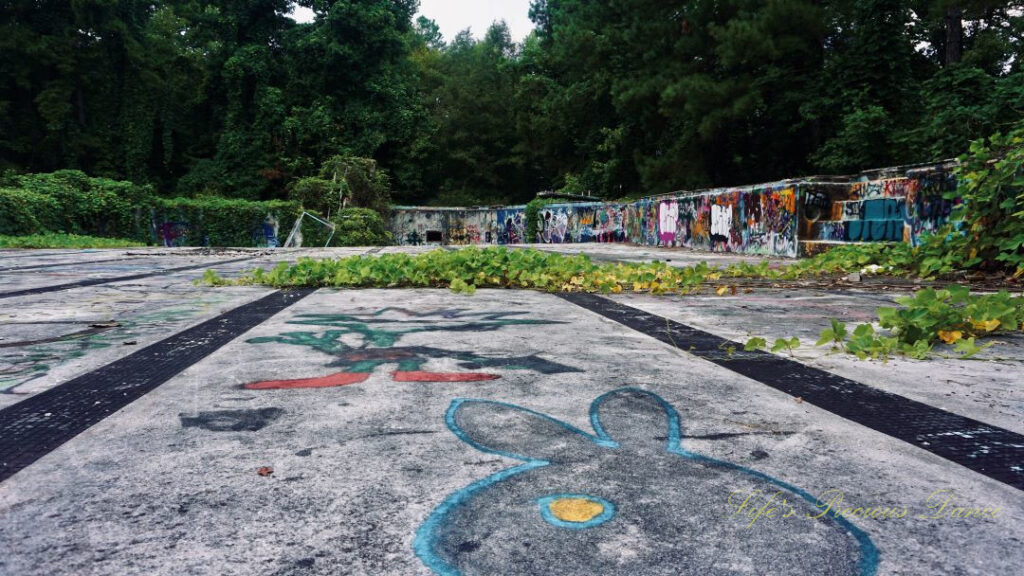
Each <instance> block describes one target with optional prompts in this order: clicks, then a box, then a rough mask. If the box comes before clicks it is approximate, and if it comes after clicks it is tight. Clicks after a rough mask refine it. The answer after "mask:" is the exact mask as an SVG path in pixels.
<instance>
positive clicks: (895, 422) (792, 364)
mask: <svg viewBox="0 0 1024 576" xmlns="http://www.w3.org/2000/svg"><path fill="white" fill-rule="evenodd" d="M560 296H561V297H562V298H564V299H565V300H568V301H569V302H572V303H573V304H576V305H578V306H581V307H583V308H586V309H587V310H590V311H592V312H596V313H597V314H600V315H601V316H604V317H605V318H608V319H611V320H614V321H615V322H618V323H620V324H622V325H624V326H627V327H629V328H632V329H633V330H636V331H638V332H641V333H643V334H646V335H647V336H650V337H652V338H655V339H657V340H660V341H662V342H665V343H666V344H669V345H672V346H674V347H676V348H678V349H680V350H681V351H683V352H688V353H690V354H693V355H695V356H698V357H700V358H703V359H705V360H708V361H710V362H714V363H715V364H717V365H719V366H721V367H723V368H727V369H729V370H732V371H733V372H736V373H738V374H741V375H743V376H746V377H747V378H751V379H753V380H756V381H758V382H760V383H762V384H766V385H768V386H771V387H772V388H775V389H776V390H779V391H781V392H784V393H786V394H789V395H791V396H799V397H801V398H803V401H804V402H808V403H810V404H813V405H815V406H817V407H818V408H821V409H823V410H827V411H829V412H831V413H833V414H835V415H837V416H841V417H843V418H846V419H847V420H850V421H852V422H856V423H857V424H860V425H862V426H866V427H868V428H870V429H872V430H876V431H878V432H881V433H883V434H886V435H889V436H892V437H893V438H897V439H899V440H903V441H904V442H909V443H910V444H913V445H914V446H917V447H918V448H921V449H923V450H927V451H929V452H931V453H932V454H936V455H938V456H941V457H943V458H945V459H947V460H949V461H951V462H955V463H957V464H960V465H961V466H964V467H966V468H969V469H971V470H973V471H975V472H978V473H980V474H984V475H985V476H988V477H989V478H993V479H995V480H998V481H1000V482H1003V483H1005V484H1008V485H1010V486H1013V487H1014V488H1017V489H1019V490H1024V435H1021V434H1017V433H1015V432H1011V431H1009V430H1006V429H1003V428H999V427H997V426H991V425H989V424H985V423H983V422H979V421H977V420H973V419H971V418H967V417H964V416H960V415H959V414H954V413H952V412H947V411H945V410H941V409H939V408H935V407H933V406H929V405H927V404H924V403H921V402H917V401H916V400H911V399H909V398H905V397H903V396H899V395H897V394H892V393H889V392H885V391H883V390H880V389H878V388H874V387H872V386H868V385H866V384H861V383H860V382H855V381H853V380H849V379H847V378H843V377H842V376H837V375H835V374H832V373H830V372H826V371H824V370H819V369H818V368H813V367H811V366H807V365H805V364H801V363H799V362H796V361H794V360H790V359H788V358H783V357H781V356H776V355H774V354H769V353H767V352H764V351H756V352H745V351H744V350H743V345H742V344H738V343H736V342H733V341H731V340H727V339H725V338H721V337H719V336H715V335H714V334H711V333H708V332H704V331H703V330H698V329H697V328H693V327H690V326H687V325H685V324H680V323H679V322H675V321H673V320H670V319H668V318H665V317H663V316H657V315H654V314H650V313H647V312H644V311H642V310H638V309H636V308H633V307H631V306H626V305H624V304H619V303H618V302H614V301H612V300H609V299H607V298H602V297H601V296H596V295H593V294H580V293H573V294H560ZM730 346H733V347H736V348H737V350H735V351H734V352H733V353H732V354H729V353H728V352H727V351H726V348H728V347H730Z"/></svg>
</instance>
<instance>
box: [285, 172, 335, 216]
mask: <svg viewBox="0 0 1024 576" xmlns="http://www.w3.org/2000/svg"><path fill="white" fill-rule="evenodd" d="M343 190H344V185H343V184H339V183H336V182H331V181H330V180H325V179H323V178H299V179H298V180H295V181H294V182H292V183H291V184H290V185H289V186H288V199H289V200H291V201H293V202H298V203H299V204H300V205H301V206H302V207H303V208H305V209H306V210H308V211H311V212H316V213H318V214H325V215H328V216H333V214H334V213H335V212H337V211H338V210H339V208H341V194H342V193H343Z"/></svg>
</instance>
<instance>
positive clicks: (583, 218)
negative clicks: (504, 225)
mask: <svg viewBox="0 0 1024 576" xmlns="http://www.w3.org/2000/svg"><path fill="white" fill-rule="evenodd" d="M623 208H624V206H623V205H622V204H615V203H605V202H587V203H573V204H550V205H548V206H545V207H544V208H542V209H541V210H540V214H539V219H538V220H539V221H538V222H537V241H538V242H541V243H545V244H563V243H574V244H575V243H581V242H624V241H625V240H626V233H625V228H623V224H622V218H623V216H622V214H623Z"/></svg>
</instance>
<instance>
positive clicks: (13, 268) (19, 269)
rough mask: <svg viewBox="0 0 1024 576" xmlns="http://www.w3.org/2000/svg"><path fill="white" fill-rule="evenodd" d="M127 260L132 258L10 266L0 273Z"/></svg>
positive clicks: (0, 270)
mask: <svg viewBox="0 0 1024 576" xmlns="http://www.w3.org/2000/svg"><path fill="white" fill-rule="evenodd" d="M128 260H132V258H107V259H105V260H84V261H82V262H57V263H56V264H33V265H32V266H12V267H10V268H0V272H21V271H23V270H40V269H42V268H60V267H62V266H86V265H88V264H102V263H104V262H121V261H128Z"/></svg>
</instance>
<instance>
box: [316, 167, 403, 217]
mask: <svg viewBox="0 0 1024 576" xmlns="http://www.w3.org/2000/svg"><path fill="white" fill-rule="evenodd" d="M320 179H321V180H325V181H327V182H330V183H331V186H330V188H334V186H335V185H336V183H337V184H343V187H342V191H343V194H344V195H345V199H346V200H347V204H348V206H351V207H353V208H369V209H370V210H375V211H377V213H379V214H381V215H382V216H383V215H385V214H387V213H388V210H390V209H391V179H390V178H388V176H387V174H385V173H384V172H383V171H381V170H379V169H378V168H377V161H376V160H373V159H372V158H359V157H356V156H333V157H331V158H328V159H327V160H326V161H324V163H323V164H322V165H321V166H320ZM328 201H329V202H336V201H335V200H332V199H330V198H329V199H328ZM333 206H337V204H336V203H335V204H333ZM335 209H336V208H335Z"/></svg>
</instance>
